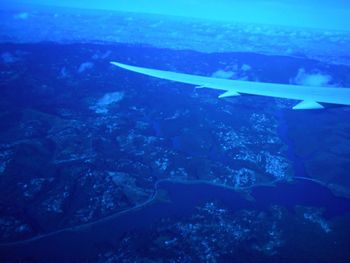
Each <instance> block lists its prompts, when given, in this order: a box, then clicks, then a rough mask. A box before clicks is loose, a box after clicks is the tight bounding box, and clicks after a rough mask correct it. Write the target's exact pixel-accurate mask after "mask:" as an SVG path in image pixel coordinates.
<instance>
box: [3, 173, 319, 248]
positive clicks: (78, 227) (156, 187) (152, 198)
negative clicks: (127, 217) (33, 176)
mask: <svg viewBox="0 0 350 263" xmlns="http://www.w3.org/2000/svg"><path fill="white" fill-rule="evenodd" d="M293 179H297V180H307V181H312V182H314V183H318V184H320V185H321V186H323V187H326V186H325V185H324V184H322V183H321V182H319V181H317V180H313V179H312V178H306V177H292V178H291V180H280V179H276V180H274V181H271V182H270V183H261V184H255V185H253V186H247V187H241V188H235V187H233V186H229V185H224V184H219V183H215V182H209V181H205V180H192V181H185V180H181V179H159V180H158V181H156V182H155V184H154V192H153V194H152V195H151V196H150V198H148V199H147V200H146V201H145V202H143V203H141V204H138V205H136V206H133V207H130V208H127V209H125V210H122V211H119V212H116V213H113V214H111V215H108V216H106V217H103V218H99V219H96V220H94V221H92V222H89V223H82V224H79V225H75V226H71V227H66V228H62V229H59V230H56V231H52V232H49V233H46V234H42V235H36V236H33V237H30V238H27V239H23V240H18V241H11V242H6V243H0V248H6V247H12V246H17V245H26V244H29V243H31V242H35V241H38V240H41V239H44V238H47V237H51V236H55V235H57V234H60V233H64V232H76V231H81V230H83V229H85V228H89V227H92V226H94V225H97V224H100V223H102V222H104V221H107V220H110V219H115V218H118V217H119V216H122V215H124V214H127V213H131V212H133V211H137V210H139V209H142V208H144V207H146V206H148V205H151V204H152V203H153V202H155V201H157V198H158V193H159V190H160V188H159V184H161V183H164V182H168V183H175V184H176V183H177V184H184V185H186V184H187V185H194V184H207V185H211V186H215V187H221V188H224V189H228V190H230V191H235V192H237V193H243V191H245V190H249V189H253V188H256V187H262V186H268V187H273V186H275V184H276V183H292V182H293V181H294V180H293ZM245 198H246V197H245Z"/></svg>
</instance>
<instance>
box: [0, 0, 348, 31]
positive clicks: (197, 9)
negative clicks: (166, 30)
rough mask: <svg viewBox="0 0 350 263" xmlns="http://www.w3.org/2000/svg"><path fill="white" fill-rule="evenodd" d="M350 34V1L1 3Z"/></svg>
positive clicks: (52, 0) (25, 0)
mask: <svg viewBox="0 0 350 263" xmlns="http://www.w3.org/2000/svg"><path fill="white" fill-rule="evenodd" d="M1 2H2V3H3V4H5V2H11V3H13V2H19V3H32V4H44V5H54V6H55V5H56V6H69V7H79V8H96V9H109V10H120V11H131V12H142V13H155V14H164V15H177V16H186V17H197V18H208V19H215V20H224V21H238V22H248V23H249V22H251V23H263V24H274V25H287V26H298V27H313V28H324V29H336V30H347V31H350V23H349V22H348V21H349V18H350V0H279V1H278V0H2V1H1Z"/></svg>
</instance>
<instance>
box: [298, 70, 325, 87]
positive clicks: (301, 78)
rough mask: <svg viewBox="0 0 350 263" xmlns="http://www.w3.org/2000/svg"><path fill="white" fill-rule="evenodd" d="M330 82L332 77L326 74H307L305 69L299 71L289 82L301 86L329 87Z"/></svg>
mask: <svg viewBox="0 0 350 263" xmlns="http://www.w3.org/2000/svg"><path fill="white" fill-rule="evenodd" d="M331 81H332V77H331V76H330V75H327V74H322V73H313V74H309V73H307V72H306V71H305V69H303V68H302V69H299V71H298V74H297V75H296V76H295V78H293V79H292V80H291V82H292V83H295V84H299V85H303V86H314V87H321V86H329V84H330V82H331Z"/></svg>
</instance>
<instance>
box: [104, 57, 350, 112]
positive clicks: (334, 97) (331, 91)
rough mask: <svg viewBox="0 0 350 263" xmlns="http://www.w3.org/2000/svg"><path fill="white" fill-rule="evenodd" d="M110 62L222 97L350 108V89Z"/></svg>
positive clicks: (309, 106)
mask: <svg viewBox="0 0 350 263" xmlns="http://www.w3.org/2000/svg"><path fill="white" fill-rule="evenodd" d="M110 63H111V64H112V65H115V66H117V67H120V68H123V69H126V70H130V71H133V72H137V73H140V74H144V75H147V76H151V77H156V78H160V79H166V80H171V81H177V82H182V83H186V84H192V85H196V86H197V87H198V88H210V89H216V90H222V91H224V93H222V94H221V95H220V96H219V98H227V97H232V96H239V95H240V94H250V95H259V96H268V97H276V98H285V99H293V100H299V101H300V102H299V103H298V104H297V105H295V106H294V107H293V109H295V110H300V109H322V108H324V106H323V105H322V103H325V104H336V105H350V88H335V87H313V86H302V85H289V84H277V83H265V82H252V81H241V80H230V79H220V78H212V77H204V76H198V75H190V74H183V73H176V72H171V71H163V70H157V69H151V68H142V67H135V66H130V65H126V64H122V63H118V62H114V61H112V62H110Z"/></svg>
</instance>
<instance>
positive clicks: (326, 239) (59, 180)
mask: <svg viewBox="0 0 350 263" xmlns="http://www.w3.org/2000/svg"><path fill="white" fill-rule="evenodd" d="M32 8H33V9H26V10H27V12H24V11H25V10H24V11H23V9H21V10H18V9H14V10H12V9H11V11H8V10H7V11H2V13H1V16H2V17H3V18H4V19H3V20H2V22H1V23H2V25H3V28H4V30H3V31H2V35H1V36H0V40H1V44H0V56H1V57H0V73H1V74H0V84H1V91H0V92H1V96H0V109H1V111H0V175H1V176H0V211H1V213H0V259H1V261H4V262H17V261H24V262H27V261H29V262H31V261H34V262H75V261H77V262H81V261H88V262H147V261H150V262H157V261H164V262H232V259H235V260H237V262H248V261H253V262H281V261H283V262H310V259H312V260H315V261H316V262H331V261H333V262H334V259H336V261H337V262H348V261H349V258H350V255H349V253H348V252H347V247H348V245H349V242H350V240H349V236H350V235H349V234H350V233H349V227H348V226H349V222H350V221H349V220H350V219H349V212H350V202H349V198H350V180H349V179H348V176H347V175H348V171H349V168H350V159H349V156H350V137H349V134H350V133H349V131H350V126H349V124H348V121H347V120H348V119H349V113H350V111H349V109H348V107H327V109H324V110H316V111H293V110H291V108H292V107H293V106H294V105H296V103H297V101H292V100H284V99H274V98H267V97H261V96H248V95H244V96H239V97H234V98H227V99H219V98H218V96H219V95H220V94H221V92H220V91H218V90H211V89H196V88H194V87H193V86H192V85H186V84H181V83H176V82H169V81H166V80H159V79H155V78H150V77H147V76H142V75H138V74H136V73H133V72H129V71H125V70H122V69H119V68H116V67H114V66H112V65H111V64H110V61H120V62H123V63H126V64H131V65H136V66H141V67H149V68H157V69H161V70H169V71H176V72H183V73H188V74H196V75H203V76H214V77H219V78H231V79H240V80H247V81H259V82H271V83H286V84H288V83H293V84H301V85H306V84H308V85H316V86H317V85H321V86H323V85H326V86H327V85H328V86H340V87H347V86H350V77H349V76H350V66H349V64H348V63H347V60H348V58H347V57H346V55H344V50H347V45H346V43H347V42H346V39H347V37H348V34H347V33H345V32H335V31H331V32H329V34H328V35H327V34H326V33H324V34H325V35H322V38H323V39H324V40H323V41H321V43H323V44H322V45H321V44H319V45H317V46H315V45H314V44H315V41H316V40H315V39H316V38H315V37H313V36H314V35H318V36H320V34H318V33H317V32H318V31H317V30H316V29H312V30H311V29H310V30H307V29H303V28H291V27H288V28H285V27H279V26H268V25H262V26H261V28H263V29H264V30H263V31H264V32H265V31H266V30H267V28H268V29H269V30H270V31H268V32H270V33H264V32H260V31H261V30H260V31H259V30H258V29H257V28H256V25H254V26H253V25H250V24H236V23H234V24H222V23H219V22H213V21H211V22H210V21H206V20H198V19H197V20H191V19H189V18H188V19H184V20H181V19H179V18H169V17H167V16H152V15H144V14H143V15H141V14H132V13H126V14H125V13H111V12H108V13H106V12H105V11H98V12H94V11H93V10H90V11H84V12H81V13H80V14H79V15H78V14H77V13H75V11H74V9H73V10H72V9H70V10H65V9H61V8H59V9H55V8H50V9H47V8H43V7H41V8H40V9H35V8H34V7H32ZM53 11H55V13H54V14H53V13H52V12H53ZM48 17H49V18H50V19H48ZM94 19H95V20H94ZM100 19H102V20H103V19H105V20H104V22H103V23H97V21H100ZM113 19H114V20H113ZM92 20H94V21H95V24H98V25H104V26H103V28H101V29H100V30H98V29H95V28H94V26H91V27H88V26H87V25H88V24H89V23H91V21H92ZM110 20H113V21H119V23H115V22H113V23H112V24H110V23H111V22H110ZM43 21H50V23H42V22H43ZM135 21H138V22H139V23H136V22H135ZM23 24H26V25H28V31H23V29H21V28H22V26H23ZM113 24H118V25H117V26H116V27H112V25H113ZM265 27H266V28H265ZM37 28H40V30H39V31H38V30H36V29H37ZM67 28H70V30H71V31H69V32H71V33H69V32H68V31H67ZM87 28H88V29H89V30H87ZM142 28H145V29H144V30H141V29H142ZM223 28H226V29H225V30H226V31H225V30H224V29H223ZM238 29H240V31H237V30H238ZM248 29H249V30H248ZM265 29H266V30H265ZM113 30H114V31H113ZM63 31H64V32H65V33H63ZM33 32H38V33H37V34H34V33H33ZM45 32H46V33H45ZM50 32H51V33H50ZM67 32H68V33H67ZM225 32H226V33H225ZM232 32H239V33H237V34H231V33H232ZM259 32H260V33H259ZM266 32H267V31H266ZM287 32H288V33H287ZM290 32H294V33H293V34H294V37H291V35H292V33H290ZM272 33H274V35H275V37H273V34H272ZM322 34H323V33H322ZM232 35H235V36H236V37H235V38H234V39H231V40H230V37H231V36H232ZM287 35H288V36H287ZM188 36H191V37H188ZM228 36H230V37H228ZM334 36H337V38H335V37H334ZM208 39H211V41H208ZM281 39H282V40H283V41H282V40H281ZM292 39H295V41H292ZM331 39H333V40H331ZM47 41H51V42H47ZM317 41H320V40H317ZM317 41H316V42H317ZM277 42H278V43H277ZM205 43H207V44H205ZM242 43H244V45H243V44H242ZM317 43H319V42H317ZM288 45H289V46H288ZM313 46H315V48H312V47H313ZM316 47H317V48H316ZM287 49H289V51H287Z"/></svg>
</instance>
